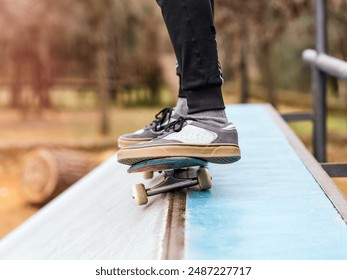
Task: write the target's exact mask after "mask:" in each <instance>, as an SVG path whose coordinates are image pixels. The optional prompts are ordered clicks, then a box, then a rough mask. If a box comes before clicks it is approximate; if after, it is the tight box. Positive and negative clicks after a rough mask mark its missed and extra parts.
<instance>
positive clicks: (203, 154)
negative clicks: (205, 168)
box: [118, 0, 240, 165]
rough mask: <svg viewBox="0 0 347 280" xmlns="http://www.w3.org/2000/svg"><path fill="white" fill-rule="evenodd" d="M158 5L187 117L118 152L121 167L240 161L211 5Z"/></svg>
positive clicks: (190, 1) (168, 0) (164, 0)
mask: <svg viewBox="0 0 347 280" xmlns="http://www.w3.org/2000/svg"><path fill="white" fill-rule="evenodd" d="M157 2H158V4H159V5H160V7H161V9H162V13H163V17H164V20H165V23H166V26H167V29H168V31H169V35H170V38H171V41H172V44H173V47H174V50H175V53H176V57H177V60H178V65H179V67H178V74H179V76H180V81H181V82H180V84H181V89H180V93H179V96H180V98H181V99H185V97H186V100H187V106H188V112H187V113H188V114H187V116H183V117H182V116H180V117H179V118H178V119H177V120H175V121H174V122H172V123H171V124H170V125H169V126H168V127H167V128H166V129H165V130H164V132H163V134H161V135H159V136H158V137H157V138H155V139H153V140H152V141H149V142H146V143H140V144H136V145H133V146H130V147H127V148H125V149H122V150H120V151H119V153H118V161H119V162H120V163H123V164H128V165H131V164H134V163H137V162H140V161H143V160H146V159H153V158H162V157H196V158H202V159H205V160H207V161H209V162H214V163H232V162H235V161H237V160H239V159H240V149H239V146H238V134H237V130H236V127H235V126H234V125H233V124H232V123H228V120H227V118H226V115H225V111H224V109H225V106H224V101H223V98H222V91H221V86H222V83H223V79H222V75H221V69H220V64H219V62H218V55H217V43H216V39H215V28H214V24H213V1H211V0H157ZM180 98H179V99H180Z"/></svg>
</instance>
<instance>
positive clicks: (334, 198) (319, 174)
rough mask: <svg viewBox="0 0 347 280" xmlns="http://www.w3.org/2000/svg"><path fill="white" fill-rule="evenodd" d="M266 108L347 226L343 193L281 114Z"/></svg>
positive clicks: (346, 209) (346, 204)
mask: <svg viewBox="0 0 347 280" xmlns="http://www.w3.org/2000/svg"><path fill="white" fill-rule="evenodd" d="M264 106H265V108H266V109H267V110H268V111H269V114H270V115H271V116H272V117H273V119H274V121H275V122H276V124H277V125H278V127H279V128H280V129H281V131H282V133H283V134H284V135H285V136H286V138H287V140H288V142H289V143H290V144H291V145H292V147H293V148H294V150H295V152H296V153H297V155H298V156H299V158H300V159H301V160H302V162H303V163H304V164H305V166H306V168H307V169H308V171H309V172H310V173H311V175H312V176H313V177H314V179H315V180H316V182H317V183H318V185H319V186H320V188H321V189H322V190H323V192H324V193H325V195H326V196H327V197H328V199H329V200H330V201H331V203H332V204H333V206H334V207H335V209H336V210H337V212H338V213H339V214H340V215H341V218H342V219H343V220H344V221H345V223H346V224H347V200H346V198H345V196H344V195H343V193H342V192H341V191H340V190H339V189H338V187H337V186H336V184H335V183H334V182H333V180H332V179H331V178H330V176H329V175H328V174H327V172H326V171H325V170H324V169H323V167H322V166H321V165H320V164H319V163H318V161H317V160H316V159H315V158H314V157H313V155H312V154H311V153H310V152H309V151H308V150H307V148H306V147H305V145H304V144H303V143H302V142H301V140H300V139H299V137H298V136H297V135H296V134H295V133H294V132H293V131H292V130H291V129H290V127H289V126H288V124H287V123H286V122H285V121H284V120H283V118H282V117H281V116H280V114H279V113H278V112H277V111H276V110H275V109H274V108H273V107H272V106H271V105H264Z"/></svg>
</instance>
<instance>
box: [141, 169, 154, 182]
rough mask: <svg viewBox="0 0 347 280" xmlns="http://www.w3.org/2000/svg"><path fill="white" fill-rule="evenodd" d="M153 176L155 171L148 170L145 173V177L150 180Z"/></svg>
mask: <svg viewBox="0 0 347 280" xmlns="http://www.w3.org/2000/svg"><path fill="white" fill-rule="evenodd" d="M152 178H153V171H147V172H145V173H143V179H146V180H149V179H152Z"/></svg>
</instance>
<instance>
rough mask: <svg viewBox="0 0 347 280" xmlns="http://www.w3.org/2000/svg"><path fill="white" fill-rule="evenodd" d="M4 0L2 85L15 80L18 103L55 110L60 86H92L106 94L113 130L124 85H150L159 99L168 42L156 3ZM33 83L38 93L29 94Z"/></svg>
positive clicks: (0, 13)
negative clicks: (113, 111)
mask: <svg viewBox="0 0 347 280" xmlns="http://www.w3.org/2000/svg"><path fill="white" fill-rule="evenodd" d="M0 4H1V10H0V27H2V30H3V32H2V33H1V34H0V44H1V46H2V48H1V49H0V56H2V57H3V58H4V60H3V62H4V63H2V64H1V69H0V71H1V72H2V73H3V75H2V77H1V82H2V84H4V83H5V84H7V83H6V80H7V81H10V84H11V92H12V94H11V96H12V101H11V105H12V107H15V108H28V107H30V106H34V107H36V109H39V108H49V107H50V106H51V101H50V97H49V90H50V88H51V87H52V86H53V85H54V86H65V85H68V86H73V85H77V86H78V87H79V85H78V83H80V84H81V83H82V84H83V85H91V86H92V87H93V88H95V89H96V91H97V92H98V94H99V97H100V98H99V100H100V108H101V110H100V111H101V116H102V117H101V120H102V121H101V131H102V133H107V132H108V131H109V128H108V121H107V104H108V103H109V102H110V93H111V97H113V98H114V99H115V98H116V92H117V91H119V90H120V89H121V88H122V87H124V86H126V87H131V86H136V85H139V84H142V85H143V86H146V87H148V88H149V89H151V91H152V92H153V93H152V95H154V97H155V98H154V99H157V98H156V97H157V92H158V88H159V83H160V69H159V67H158V65H159V64H158V52H157V50H158V48H159V45H160V44H159V43H158V37H157V26H156V15H157V14H156V13H155V11H156V10H158V9H156V10H155V9H153V8H154V5H155V3H153V1H141V2H139V1H135V0H104V1H99V0H61V1H55V0H40V1H36V0H17V1H12V0H3V1H1V2H0ZM156 8H157V7H156ZM135 61H136V63H134V62H135ZM84 80H87V81H84ZM82 84H81V86H82ZM28 86H30V87H31V93H30V94H28V92H27V90H25V92H24V89H26V88H27V87H28Z"/></svg>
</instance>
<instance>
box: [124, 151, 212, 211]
mask: <svg viewBox="0 0 347 280" xmlns="http://www.w3.org/2000/svg"><path fill="white" fill-rule="evenodd" d="M136 172H144V174H145V178H147V179H148V178H150V177H152V175H153V172H158V173H159V174H161V176H159V179H158V178H154V179H153V180H152V182H150V183H151V184H150V185H152V186H151V187H149V188H146V187H145V185H144V184H136V185H135V186H134V187H133V198H134V199H135V201H136V203H137V204H138V205H145V204H147V203H148V197H149V196H154V195H157V194H161V193H166V192H170V191H173V190H177V189H182V188H189V187H192V186H196V185H198V186H199V188H200V190H202V191H206V190H208V189H210V188H211V187H212V177H211V175H210V173H209V171H208V169H207V162H206V161H204V160H202V159H199V158H189V157H167V158H159V159H149V160H145V161H142V162H139V163H136V164H134V165H132V166H130V168H129V169H128V173H136Z"/></svg>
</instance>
